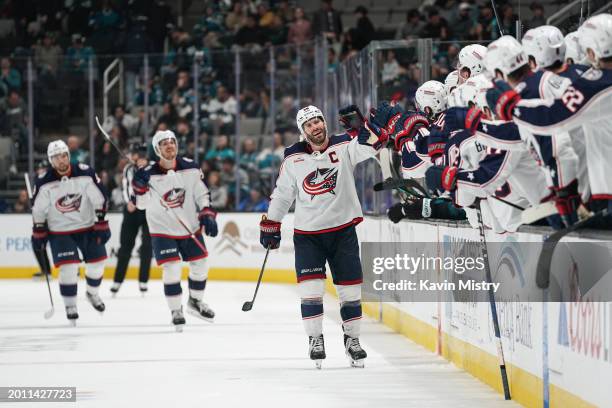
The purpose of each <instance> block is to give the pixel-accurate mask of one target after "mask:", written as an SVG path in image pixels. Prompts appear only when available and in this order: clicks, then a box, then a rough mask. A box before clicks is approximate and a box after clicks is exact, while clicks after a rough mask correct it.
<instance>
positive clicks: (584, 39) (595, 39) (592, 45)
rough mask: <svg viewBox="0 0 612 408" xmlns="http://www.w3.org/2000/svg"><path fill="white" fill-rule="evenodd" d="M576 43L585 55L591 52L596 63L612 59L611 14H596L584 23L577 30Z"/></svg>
mask: <svg viewBox="0 0 612 408" xmlns="http://www.w3.org/2000/svg"><path fill="white" fill-rule="evenodd" d="M578 41H579V42H580V47H581V48H582V49H583V50H584V52H585V54H587V50H588V49H591V50H593V53H594V54H595V58H596V59H597V61H599V60H600V59H601V58H608V57H612V14H607V13H603V14H598V15H596V16H593V17H591V18H589V19H588V20H587V21H585V22H584V24H582V25H581V26H580V28H579V29H578ZM587 55H588V54H587ZM597 61H593V62H597Z"/></svg>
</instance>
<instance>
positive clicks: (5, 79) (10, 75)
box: [0, 58, 21, 95]
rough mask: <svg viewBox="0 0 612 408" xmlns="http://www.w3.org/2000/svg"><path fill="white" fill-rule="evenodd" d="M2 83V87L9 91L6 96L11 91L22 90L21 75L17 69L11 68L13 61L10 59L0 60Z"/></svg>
mask: <svg viewBox="0 0 612 408" xmlns="http://www.w3.org/2000/svg"><path fill="white" fill-rule="evenodd" d="M0 81H2V85H3V87H5V88H6V91H7V92H5V93H4V95H6V94H7V93H8V91H9V90H11V89H15V90H20V89H21V74H20V73H19V71H17V70H16V69H15V68H12V67H11V60H10V59H8V58H2V59H1V60H0Z"/></svg>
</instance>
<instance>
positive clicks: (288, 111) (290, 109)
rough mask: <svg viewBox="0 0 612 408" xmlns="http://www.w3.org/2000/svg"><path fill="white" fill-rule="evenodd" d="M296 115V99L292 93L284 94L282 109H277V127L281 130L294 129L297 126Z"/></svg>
mask: <svg viewBox="0 0 612 408" xmlns="http://www.w3.org/2000/svg"><path fill="white" fill-rule="evenodd" d="M295 115H297V108H296V106H295V99H293V96H291V95H286V96H283V99H281V103H280V109H278V110H277V111H276V120H275V124H276V129H277V130H278V131H279V132H285V131H286V130H291V129H293V128H294V127H295Z"/></svg>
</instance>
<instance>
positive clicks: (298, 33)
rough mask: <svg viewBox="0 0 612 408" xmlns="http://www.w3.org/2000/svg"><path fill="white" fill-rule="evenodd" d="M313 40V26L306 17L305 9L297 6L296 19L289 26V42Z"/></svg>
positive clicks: (298, 42) (300, 42)
mask: <svg viewBox="0 0 612 408" xmlns="http://www.w3.org/2000/svg"><path fill="white" fill-rule="evenodd" d="M311 40H312V27H311V26H310V21H308V20H307V19H306V16H305V14H304V9H303V8H301V7H296V9H295V19H294V21H293V22H292V23H291V25H290V26H289V34H288V36H287V42H288V43H289V44H302V43H305V42H308V41H311Z"/></svg>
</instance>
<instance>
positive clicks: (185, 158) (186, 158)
mask: <svg viewBox="0 0 612 408" xmlns="http://www.w3.org/2000/svg"><path fill="white" fill-rule="evenodd" d="M183 160H185V161H186V162H187V163H192V162H193V160H192V159H190V158H189V157H183Z"/></svg>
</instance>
